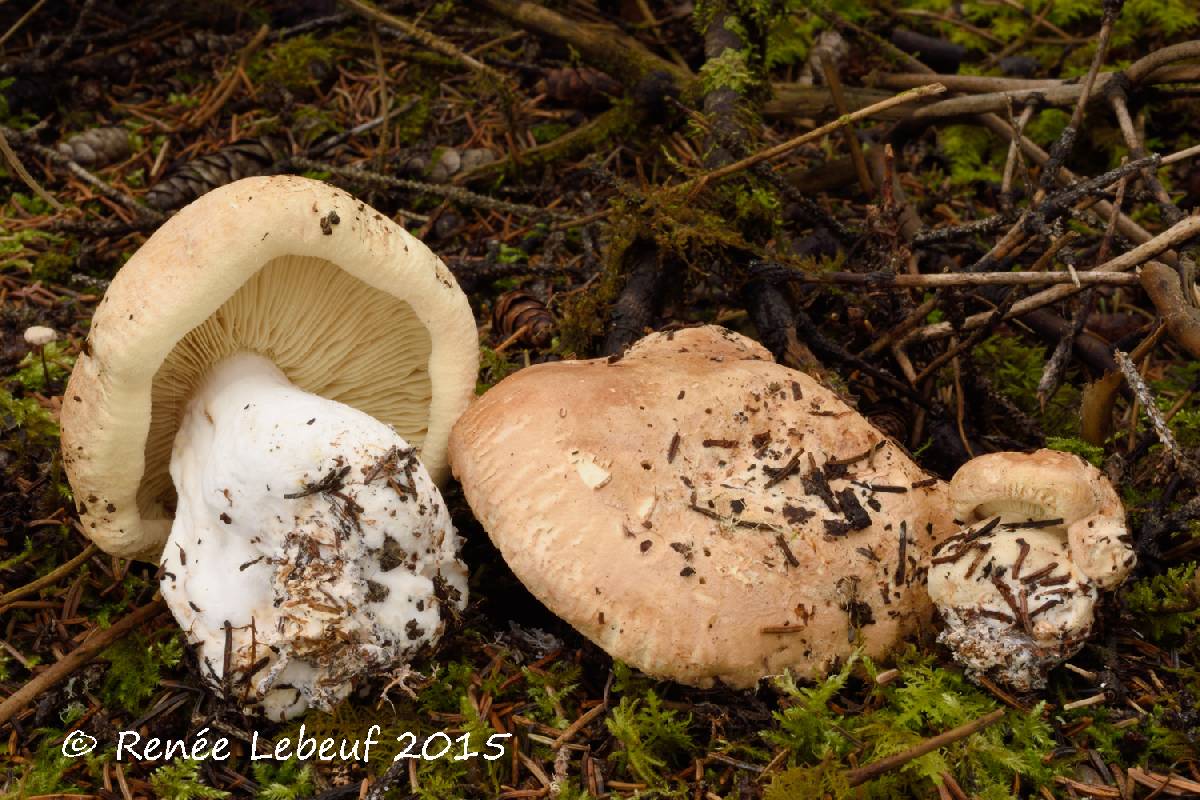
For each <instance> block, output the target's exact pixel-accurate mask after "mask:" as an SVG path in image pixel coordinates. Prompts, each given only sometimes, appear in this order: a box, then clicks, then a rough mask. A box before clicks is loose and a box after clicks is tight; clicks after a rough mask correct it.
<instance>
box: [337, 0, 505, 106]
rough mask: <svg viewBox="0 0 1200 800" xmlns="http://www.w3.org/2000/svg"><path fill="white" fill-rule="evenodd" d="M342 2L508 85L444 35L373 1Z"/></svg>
mask: <svg viewBox="0 0 1200 800" xmlns="http://www.w3.org/2000/svg"><path fill="white" fill-rule="evenodd" d="M342 3H343V4H344V5H346V6H348V7H349V8H350V9H351V10H353V11H355V12H357V13H358V14H360V15H362V16H364V17H366V18H367V19H369V20H371V21H372V22H377V23H379V24H380V25H387V26H388V27H391V28H396V29H397V30H399V31H401V32H403V33H404V34H405V35H406V36H411V37H412V38H413V39H416V40H417V41H418V42H420V43H421V44H423V45H425V46H426V47H428V48H429V49H430V50H433V51H434V52H435V53H441V54H442V55H444V56H448V57H449V58H453V59H454V60H455V61H458V62H459V63H461V64H463V65H464V66H466V67H468V68H470V69H472V70H474V71H475V72H478V73H479V74H480V75H486V76H487V77H488V78H490V79H492V80H493V81H495V82H496V84H497V85H499V86H501V87H507V86H508V79H507V78H506V77H505V76H504V74H503V73H501V72H499V71H497V70H495V69H492V68H491V67H489V66H488V65H487V64H484V63H483V62H482V61H480V60H479V59H477V58H475V57H474V56H471V55H468V54H467V53H464V52H463V51H462V50H460V49H459V48H458V47H457V46H455V45H454V44H452V43H450V42H448V41H446V40H445V39H443V38H442V37H440V36H437V35H435V34H432V33H430V32H429V31H427V30H425V29H424V28H420V27H418V26H416V25H414V24H412V23H411V22H409V21H408V20H406V19H402V18H400V17H397V16H395V15H394V14H389V13H387V12H386V11H383V10H381V9H379V8H376V7H375V6H374V5H373V4H372V3H369V2H367V0H342Z"/></svg>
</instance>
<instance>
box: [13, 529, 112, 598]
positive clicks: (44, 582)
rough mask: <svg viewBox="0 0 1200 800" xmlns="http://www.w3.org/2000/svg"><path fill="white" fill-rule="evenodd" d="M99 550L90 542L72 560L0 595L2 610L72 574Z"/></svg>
mask: <svg viewBox="0 0 1200 800" xmlns="http://www.w3.org/2000/svg"><path fill="white" fill-rule="evenodd" d="M99 550H100V548H98V547H96V545H94V544H89V545H88V546H87V547H85V548H83V551H82V552H81V553H79V555H77V556H75V557H74V558H72V559H71V560H70V561H68V562H66V563H65V564H60V565H59V566H57V567H55V568H54V569H52V570H50V571H49V572H47V573H46V574H45V575H43V576H42V577H40V578H37V579H36V580H32V581H30V582H29V583H27V584H25V585H24V586H19V587H17V588H16V589H13V590H12V591H10V592H5V593H4V594H2V595H0V611H3V610H4V608H5V606H7V605H8V604H9V603H12V602H13V601H16V600H20V599H21V598H22V597H25V596H26V595H30V594H33V593H34V592H36V591H38V590H39V589H42V588H43V587H46V586H50V585H51V584H54V583H57V582H58V580H59V579H60V578H62V577H63V576H64V575H70V574H71V573H72V572H74V571H75V569H76V568H78V567H79V566H80V565H81V564H83V563H84V562H85V561H87V560H88V559H89V558H91V557H92V556H94V555H96V553H97V552H99Z"/></svg>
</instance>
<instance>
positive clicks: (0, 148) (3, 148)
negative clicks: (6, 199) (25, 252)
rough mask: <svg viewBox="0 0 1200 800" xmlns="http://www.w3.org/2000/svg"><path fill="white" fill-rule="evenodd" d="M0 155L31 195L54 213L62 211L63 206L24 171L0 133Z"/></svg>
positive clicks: (19, 160) (4, 136) (22, 165)
mask: <svg viewBox="0 0 1200 800" xmlns="http://www.w3.org/2000/svg"><path fill="white" fill-rule="evenodd" d="M0 153H3V154H4V160H5V162H6V163H7V164H8V166H9V168H10V169H11V170H12V171H13V172H15V173H17V177H18V178H20V179H21V181H22V182H23V183H24V184H25V185H26V186H28V187H29V188H30V189H32V190H33V193H34V194H36V195H37V196H38V197H40V198H42V199H43V200H45V201H46V203H47V204H49V206H50V207H51V208H53V209H54V210H55V211H62V210H63V204H62V203H60V202H58V201H57V200H55V199H54V196H53V195H51V194H50V193H49V192H47V191H46V190H45V189H44V188H42V185H41V184H40V183H38V182H37V179H35V178H34V177H33V176H32V175H30V174H29V170H27V169H25V165H24V164H22V163H21V159H19V158H17V154H16V153H14V152H13V149H12V145H10V144H9V143H8V136H7V133H6V132H5V133H0Z"/></svg>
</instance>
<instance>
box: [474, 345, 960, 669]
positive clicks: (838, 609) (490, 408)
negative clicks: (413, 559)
mask: <svg viewBox="0 0 1200 800" xmlns="http://www.w3.org/2000/svg"><path fill="white" fill-rule="evenodd" d="M450 458H451V466H452V468H453V470H454V472H455V474H456V475H457V477H458V478H459V479H460V480H461V481H462V484H463V490H464V492H465V494H466V497H467V500H468V501H469V502H470V504H471V507H472V509H473V510H474V511H475V514H476V516H477V517H478V518H479V520H480V522H481V523H482V524H483V526H484V527H485V528H486V529H487V530H488V532H489V534H490V535H491V537H492V539H493V541H494V542H495V543H496V545H497V546H498V547H499V549H500V551H501V553H502V554H503V556H504V558H505V560H506V561H507V562H508V564H509V566H510V567H511V568H512V570H513V571H514V572H515V573H516V575H517V577H518V578H520V579H521V580H522V581H523V582H524V583H525V585H526V586H527V587H528V588H529V589H530V591H532V592H533V594H534V595H536V596H537V597H538V599H540V600H541V601H542V602H543V603H544V604H545V605H546V606H548V607H549V608H550V609H551V610H552V611H553V612H555V613H556V614H558V615H559V616H561V617H562V618H563V619H565V620H567V621H568V622H569V623H571V624H572V625H573V626H575V628H577V629H578V630H579V631H580V632H581V633H583V634H584V635H585V636H587V637H589V638H590V639H592V640H593V641H594V642H596V643H597V644H598V645H599V646H600V647H602V648H603V649H605V650H606V651H607V652H609V653H610V654H611V655H613V656H614V657H617V658H620V659H622V660H624V661H626V662H628V663H630V664H632V665H634V666H636V667H639V668H640V669H642V670H644V671H646V672H648V673H650V674H652V675H656V676H662V677H669V678H673V679H675V680H679V681H681V682H684V683H689V684H694V685H700V686H705V685H710V684H712V683H714V682H715V681H718V680H719V681H722V682H724V683H726V684H728V685H732V686H738V687H744V686H750V685H753V684H754V683H755V682H756V681H757V680H758V679H759V678H760V677H763V676H765V675H770V674H777V673H780V672H782V671H784V670H785V669H791V670H793V671H795V672H797V673H799V674H803V675H815V674H818V673H820V672H822V671H823V670H825V669H826V668H827V667H828V666H829V665H830V663H831V662H832V661H834V660H835V659H837V658H844V657H846V656H848V655H849V654H850V653H851V652H853V651H854V650H855V649H857V648H859V647H862V648H863V649H864V650H865V652H866V653H867V654H869V655H870V656H872V657H883V656H885V655H886V654H887V653H888V651H889V650H891V649H892V648H893V647H894V646H895V645H897V644H898V643H899V642H901V641H902V640H904V639H905V638H906V637H909V636H910V635H912V634H913V633H914V632H915V630H916V629H917V628H918V626H919V625H920V624H921V623H922V622H923V621H925V620H927V619H928V618H929V616H930V612H931V608H930V604H929V601H928V597H927V595H926V593H925V589H924V568H923V567H921V566H920V565H921V564H923V563H924V560H925V554H927V553H928V552H929V548H930V545H931V542H932V541H933V540H934V539H935V538H936V536H937V534H939V533H948V532H950V528H951V525H950V521H949V518H948V514H945V513H944V512H943V509H944V508H945V507H946V502H945V497H944V486H943V485H942V484H940V483H937V482H932V483H931V484H928V485H925V484H924V483H923V482H924V481H925V477H926V476H925V475H924V474H923V473H922V472H921V470H920V469H919V468H918V467H917V466H916V465H915V464H913V463H912V461H911V460H909V458H908V457H907V456H906V455H905V454H904V453H903V452H902V451H901V450H900V448H898V447H897V446H896V445H895V444H893V443H892V442H891V441H889V440H887V439H886V437H885V436H884V435H883V434H882V433H880V432H879V431H878V430H876V429H875V428H873V427H872V426H871V425H870V424H869V423H868V422H867V421H866V420H865V419H863V418H862V417H861V416H860V415H859V414H858V413H857V412H855V411H854V410H853V409H851V408H850V407H848V406H847V405H846V404H845V403H843V402H842V401H841V400H840V399H838V398H837V397H836V396H835V395H834V394H833V393H831V392H830V391H829V390H827V389H825V388H824V387H822V386H820V385H819V384H817V383H816V382H815V381H813V380H812V379H811V378H809V377H808V376H806V375H804V374H802V373H799V372H796V371H794V370H790V369H787V368H785V367H783V366H780V365H777V364H775V363H773V362H772V361H771V360H770V355H769V354H768V353H767V351H766V350H765V349H763V348H762V347H761V346H759V345H758V344H756V343H754V342H753V341H751V340H749V339H746V338H744V337H742V336H739V335H737V334H734V333H731V332H729V331H726V330H724V329H722V328H718V327H715V326H709V327H702V328H691V329H686V330H681V331H677V332H673V333H664V334H654V335H651V336H648V337H646V338H645V339H643V340H641V341H640V342H639V343H637V344H636V345H634V347H633V348H631V349H630V350H629V351H628V353H626V354H625V356H624V357H623V358H621V359H619V360H612V359H598V360H593V361H568V362H558V363H552V364H543V365H538V366H535V367H530V368H528V369H525V370H522V371H521V372H519V373H517V374H516V375H513V376H511V377H509V378H507V379H505V380H504V381H502V382H501V383H500V384H499V385H497V386H496V387H494V388H493V389H491V390H490V391H489V392H488V393H487V394H485V395H484V396H483V397H482V398H481V399H479V400H477V401H476V402H475V404H474V405H473V406H472V407H471V408H470V409H468V411H467V412H466V413H465V414H464V415H463V417H462V418H461V419H460V420H459V422H458V423H457V425H456V426H455V428H454V430H453V432H452V434H451V440H450ZM839 462H840V463H839ZM814 467H815V468H814ZM913 484H921V485H920V487H919V488H913ZM902 535H903V536H904V539H903V543H902V539H901V537H902ZM901 554H903V555H901Z"/></svg>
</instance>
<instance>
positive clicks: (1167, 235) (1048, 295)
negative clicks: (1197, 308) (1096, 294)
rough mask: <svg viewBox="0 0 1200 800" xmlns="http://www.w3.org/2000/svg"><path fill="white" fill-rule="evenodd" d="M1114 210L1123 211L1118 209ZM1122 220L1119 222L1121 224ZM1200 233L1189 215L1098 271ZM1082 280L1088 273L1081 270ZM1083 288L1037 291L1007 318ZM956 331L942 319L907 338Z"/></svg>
mask: <svg viewBox="0 0 1200 800" xmlns="http://www.w3.org/2000/svg"><path fill="white" fill-rule="evenodd" d="M1114 213H1119V212H1115V211H1114ZM1119 224H1120V223H1119V222H1118V225H1119ZM1197 235H1200V217H1188V218H1186V219H1184V220H1183V221H1181V222H1179V223H1177V224H1175V225H1173V226H1172V227H1170V228H1168V229H1167V230H1165V231H1163V232H1162V233H1160V234H1158V235H1157V236H1155V237H1153V238H1151V239H1150V240H1149V241H1146V242H1145V243H1143V244H1140V245H1138V246H1137V247H1135V248H1133V249H1132V250H1130V251H1128V252H1126V253H1123V254H1121V255H1119V256H1117V257H1116V258H1112V259H1110V260H1108V261H1106V262H1105V263H1103V264H1100V265H1099V266H1098V267H1097V268H1096V269H1097V270H1098V271H1107V272H1125V271H1128V270H1130V269H1132V268H1134V267H1136V266H1139V265H1141V264H1144V263H1146V262H1147V261H1150V260H1151V259H1153V258H1154V257H1155V256H1158V255H1160V254H1161V253H1163V252H1165V251H1166V250H1169V249H1171V248H1173V247H1175V246H1177V245H1179V244H1180V243H1182V242H1186V241H1187V240H1189V239H1191V238H1192V237H1194V236H1197ZM1077 274H1078V275H1079V277H1080V279H1081V280H1082V279H1083V276H1084V275H1086V274H1087V272H1080V273H1077ZM1078 291H1079V287H1078V286H1075V285H1074V284H1067V285H1063V286H1055V287H1053V288H1051V289H1045V290H1043V291H1041V292H1038V293H1037V294H1034V295H1030V296H1029V297H1026V298H1024V299H1023V300H1020V301H1018V302H1016V303H1014V304H1013V307H1012V310H1011V311H1009V313H1008V315H1007V316H1006V319H1012V318H1013V317H1019V316H1020V315H1021V314H1023V313H1025V312H1027V311H1032V310H1033V309H1035V308H1041V307H1042V306H1047V305H1050V304H1051V303H1056V302H1058V301H1059V300H1062V299H1063V298H1065V297H1070V296H1071V295H1073V294H1075V293H1076V292H1078ZM990 316H991V315H990V313H988V312H985V313H983V314H974V315H972V316H970V317H967V318H966V319H965V320H964V321H963V325H962V328H963V329H971V328H977V327H979V326H980V325H983V324H984V323H985V322H987V320H988V318H989V317H990ZM953 334H954V328H953V326H952V325H951V324H950V323H948V322H939V323H936V324H933V325H927V326H926V327H924V328H920V329H918V330H916V331H914V332H913V333H912V334H910V335H909V336H908V337H907V339H906V341H908V342H927V341H931V340H933V339H943V338H945V337H947V336H952V335H953Z"/></svg>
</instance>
